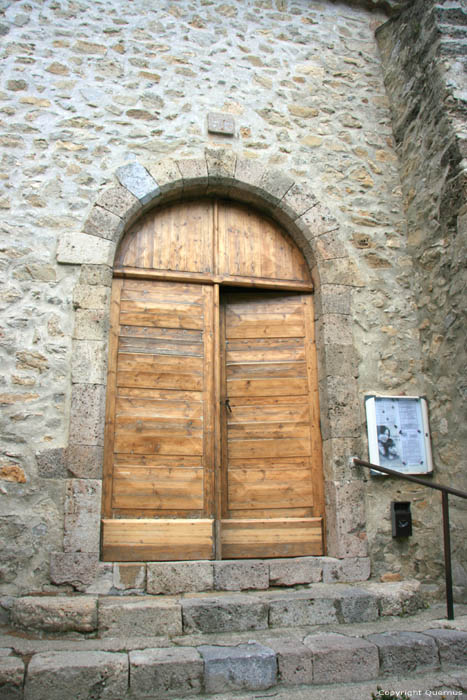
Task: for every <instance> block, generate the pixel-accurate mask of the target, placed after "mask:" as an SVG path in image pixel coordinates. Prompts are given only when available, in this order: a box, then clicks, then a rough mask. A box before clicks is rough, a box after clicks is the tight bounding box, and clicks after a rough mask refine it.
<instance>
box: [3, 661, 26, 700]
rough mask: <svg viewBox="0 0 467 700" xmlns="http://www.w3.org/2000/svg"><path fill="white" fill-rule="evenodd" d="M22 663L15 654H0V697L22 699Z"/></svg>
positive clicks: (6, 699) (9, 699) (11, 699)
mask: <svg viewBox="0 0 467 700" xmlns="http://www.w3.org/2000/svg"><path fill="white" fill-rule="evenodd" d="M23 681H24V663H23V661H22V660H21V659H18V658H17V657H16V656H3V655H0V698H2V700H22V698H23Z"/></svg>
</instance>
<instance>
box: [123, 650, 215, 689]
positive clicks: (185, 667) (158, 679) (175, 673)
mask: <svg viewBox="0 0 467 700" xmlns="http://www.w3.org/2000/svg"><path fill="white" fill-rule="evenodd" d="M203 671H204V664H203V661H202V659H201V656H200V654H199V652H198V651H197V650H196V649H191V648H190V647H182V648H175V649H145V650H142V651H132V652H130V690H131V692H132V694H133V695H134V696H135V697H138V698H144V697H150V698H154V697H157V698H170V697H173V696H174V695H177V696H182V697H187V696H188V695H198V693H200V691H201V688H202V682H203Z"/></svg>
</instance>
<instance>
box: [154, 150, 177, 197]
mask: <svg viewBox="0 0 467 700" xmlns="http://www.w3.org/2000/svg"><path fill="white" fill-rule="evenodd" d="M145 165H146V170H147V171H148V172H149V174H150V175H151V177H153V178H154V180H155V181H156V182H157V184H158V185H159V189H160V191H161V194H164V193H165V192H170V191H171V190H174V189H178V190H181V189H182V188H183V175H182V173H181V172H180V169H179V167H178V164H177V161H175V160H172V159H170V158H166V159H165V160H160V161H158V162H156V163H146V164H145Z"/></svg>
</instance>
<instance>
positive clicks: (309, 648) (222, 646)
mask: <svg viewBox="0 0 467 700" xmlns="http://www.w3.org/2000/svg"><path fill="white" fill-rule="evenodd" d="M111 566H112V583H111V584H110V578H109V577H108V576H107V579H106V580H107V581H108V582H109V586H108V588H107V590H106V591H105V593H106V594H105V595H104V594H102V593H101V594H98V593H91V592H90V591H84V592H80V593H76V592H75V593H73V592H71V591H68V592H67V593H58V594H57V593H56V594H54V595H52V594H41V595H29V596H23V597H19V598H10V597H5V598H3V599H1V600H0V603H1V608H0V609H1V610H2V620H3V622H4V626H3V628H2V629H1V630H0V631H1V634H0V698H1V700H13V699H14V700H23V699H24V700H64V699H68V700H100V699H101V698H102V700H104V699H109V700H124V699H128V700H130V699H133V700H144V699H149V698H151V699H153V700H162V699H163V698H180V699H181V698H186V697H191V696H195V697H196V696H197V697H201V698H210V699H211V698H212V699H214V698H219V700H220V699H221V698H222V699H225V700H227V698H237V697H238V698H243V699H245V700H246V698H248V699H250V698H258V700H262V699H263V698H267V697H274V698H275V700H279V699H280V698H284V700H285V698H287V700H294V699H295V698H296V700H301V699H303V700H314V699H315V698H316V699H318V698H326V699H328V698H332V697H336V698H337V697H339V698H342V697H345V698H352V697H355V698H357V697H358V698H368V700H370V698H371V693H377V692H378V691H377V687H378V686H380V687H382V688H383V689H396V687H399V688H400V690H405V692H408V691H410V692H412V691H413V692H415V691H420V693H419V696H420V695H421V693H422V691H431V692H432V694H433V692H435V691H437V690H440V692H441V690H445V691H446V692H448V691H449V692H448V694H449V695H454V694H457V695H461V694H462V692H463V691H465V689H466V688H467V606H457V607H456V616H457V619H456V621H452V622H448V621H447V620H446V619H445V609H444V605H442V604H437V605H434V606H432V607H431V608H429V607H427V606H426V604H425V603H424V601H423V599H422V596H421V594H420V585H419V583H418V582H415V581H405V582H404V581H399V582H388V583H380V582H373V581H368V580H365V581H361V580H360V581H349V580H348V579H352V578H355V577H357V576H359V575H360V576H361V573H362V571H363V570H364V569H365V564H364V562H363V561H362V562H358V561H353V562H352V561H351V560H349V561H348V562H345V560H344V563H342V562H340V561H338V560H332V559H329V558H326V557H321V558H319V557H318V558H317V557H310V558H300V559H289V560H270V561H251V560H245V561H230V562H228V561H224V562H173V563H160V564H148V565H147V567H146V565H139V564H138V565H133V564H132V565H122V564H120V565H117V564H115V565H111ZM142 566H143V567H145V576H144V577H142V575H141V571H140V568H141V567H142ZM131 567H132V568H131ZM138 567H139V568H138ZM107 574H108V569H107ZM266 574H267V575H266ZM136 583H138V585H136ZM100 588H101V590H102V589H103V586H102V584H101V585H100Z"/></svg>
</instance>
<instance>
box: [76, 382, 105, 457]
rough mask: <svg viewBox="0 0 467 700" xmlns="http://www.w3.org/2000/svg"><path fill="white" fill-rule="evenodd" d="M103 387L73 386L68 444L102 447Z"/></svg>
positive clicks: (103, 419) (97, 385)
mask: <svg viewBox="0 0 467 700" xmlns="http://www.w3.org/2000/svg"><path fill="white" fill-rule="evenodd" d="M104 421H105V387H104V386H102V385H100V384H74V385H73V390H72V394H71V416H70V444H72V445H73V444H78V445H103V440H104Z"/></svg>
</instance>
